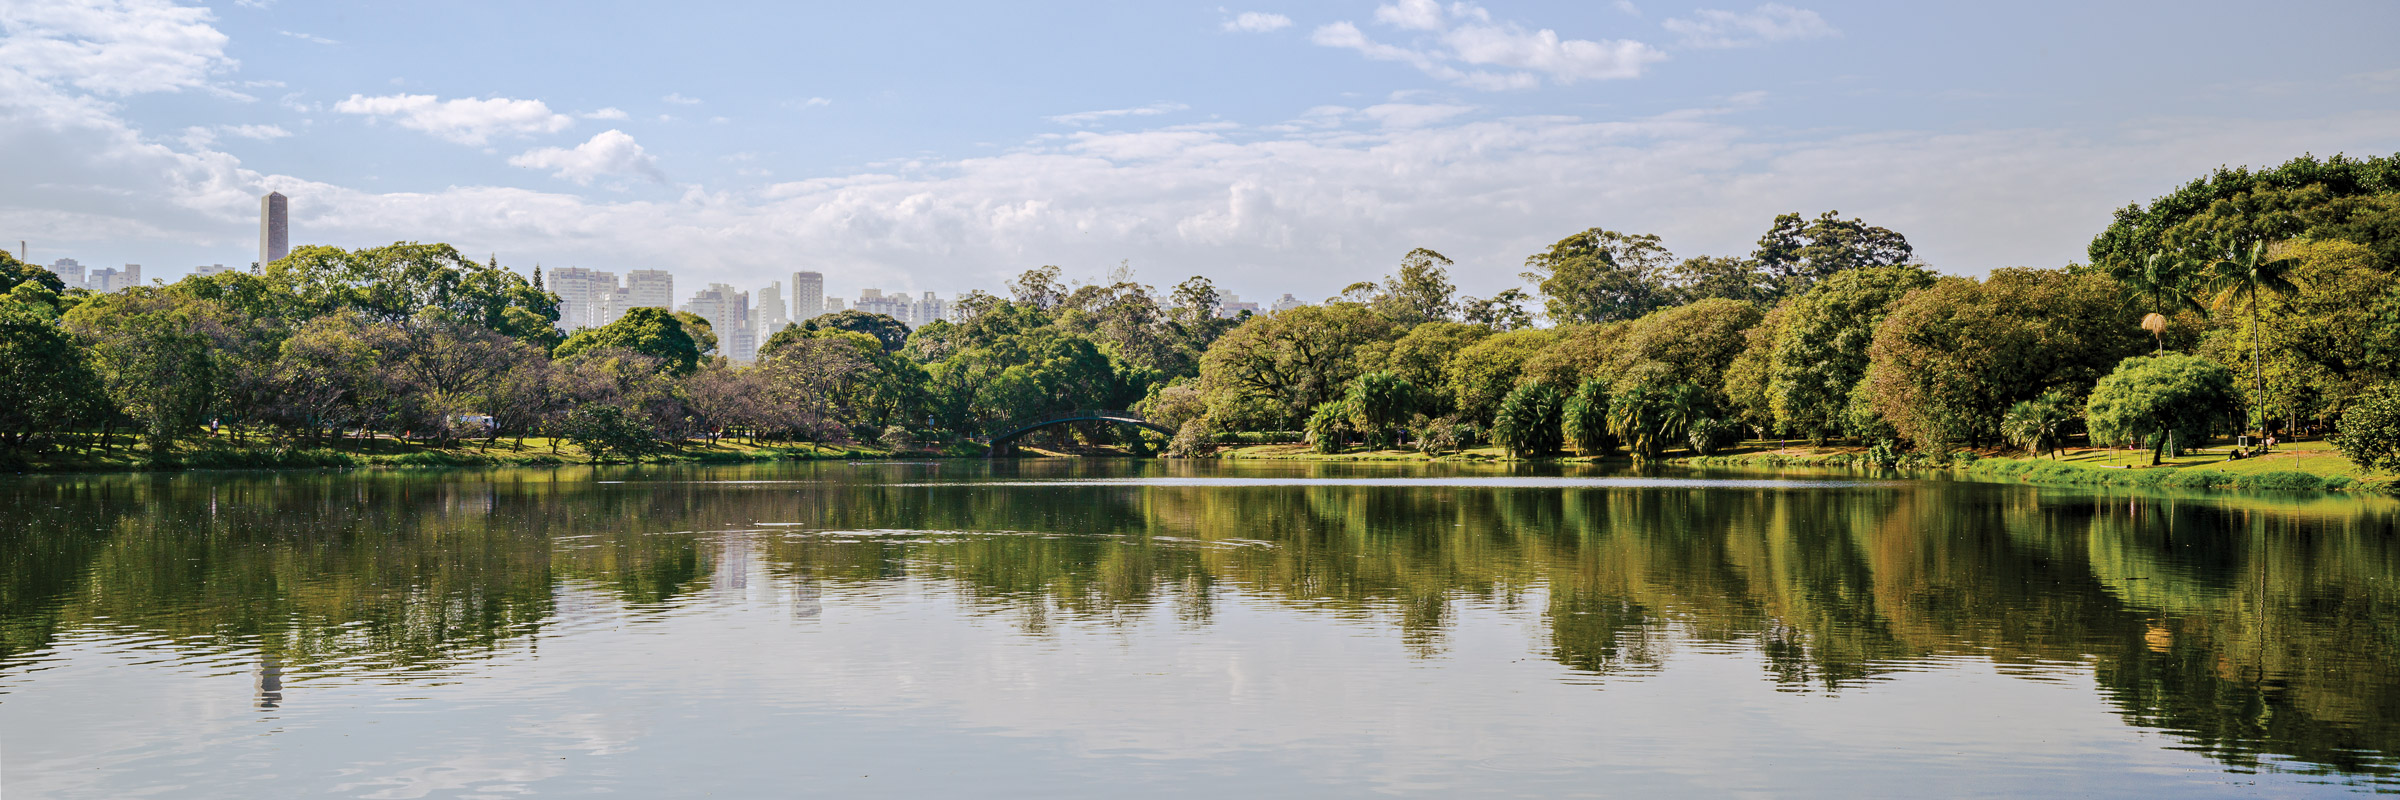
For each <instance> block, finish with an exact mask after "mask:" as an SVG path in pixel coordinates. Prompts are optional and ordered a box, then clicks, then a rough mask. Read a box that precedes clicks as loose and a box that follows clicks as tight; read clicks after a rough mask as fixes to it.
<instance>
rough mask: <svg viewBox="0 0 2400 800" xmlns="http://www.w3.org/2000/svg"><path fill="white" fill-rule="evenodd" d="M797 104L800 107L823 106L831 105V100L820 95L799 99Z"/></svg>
mask: <svg viewBox="0 0 2400 800" xmlns="http://www.w3.org/2000/svg"><path fill="white" fill-rule="evenodd" d="M797 105H799V106H800V107H801V108H824V107H826V106H829V105H833V101H832V100H827V99H825V98H822V97H811V98H809V99H806V100H801V101H799V102H798V103H797Z"/></svg>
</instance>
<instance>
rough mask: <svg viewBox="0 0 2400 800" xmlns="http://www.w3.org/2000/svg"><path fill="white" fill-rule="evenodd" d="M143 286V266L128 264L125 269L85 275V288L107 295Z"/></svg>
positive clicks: (98, 271)
mask: <svg viewBox="0 0 2400 800" xmlns="http://www.w3.org/2000/svg"><path fill="white" fill-rule="evenodd" d="M140 285H142V265H140V264H127V265H125V268H124V269H121V270H119V269H105V268H103V269H95V270H92V271H91V272H89V273H86V274H85V275H84V280H83V288H86V289H90V290H92V291H95V292H99V293H102V294H107V293H109V292H116V291H123V290H124V289H126V288H127V287H132V286H140Z"/></svg>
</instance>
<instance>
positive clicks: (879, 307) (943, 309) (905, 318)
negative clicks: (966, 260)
mask: <svg viewBox="0 0 2400 800" xmlns="http://www.w3.org/2000/svg"><path fill="white" fill-rule="evenodd" d="M851 308H854V309H857V310H859V311H864V312H866V313H869V314H882V315H884V316H887V317H891V318H892V319H896V320H899V321H900V322H902V323H903V324H906V325H907V326H908V327H910V328H921V327H924V326H925V325H926V324H927V323H931V322H933V321H934V320H937V319H949V318H950V301H948V300H944V299H941V297H940V296H938V295H935V294H934V293H932V292H925V293H924V295H923V296H922V297H909V296H908V293H907V292H894V293H892V294H888V295H887V294H884V293H883V290H882V289H863V290H860V291H859V293H858V302H857V303H855V304H853V305H852V306H851Z"/></svg>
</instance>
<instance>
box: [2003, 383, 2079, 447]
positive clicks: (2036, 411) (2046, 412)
mask: <svg viewBox="0 0 2400 800" xmlns="http://www.w3.org/2000/svg"><path fill="white" fill-rule="evenodd" d="M2074 406H2075V399H2074V398H2073V397H2069V396H2068V395H2067V394H2066V393H2065V392H2061V391H2058V390H2055V389H2053V390H2051V391H2048V392H2043V393H2042V396H2040V397H2036V398H2034V399H2031V400H2019V401H2017V402H2016V404H2015V405H2012V406H2009V407H2008V413H2007V414H2005V415H2002V416H2001V418H2000V435H2001V437H2002V438H2005V439H2007V440H2008V443H2009V444H2012V445H2016V446H2018V447H2022V448H2025V452H2028V453H2032V454H2033V455H2036V456H2039V455H2041V454H2043V453H2050V454H2051V455H2052V457H2053V458H2055V457H2057V453H2058V448H2059V446H2060V445H2063V444H2065V443H2066V436H2067V425H2068V424H2069V423H2072V422H2074V420H2075V408H2074Z"/></svg>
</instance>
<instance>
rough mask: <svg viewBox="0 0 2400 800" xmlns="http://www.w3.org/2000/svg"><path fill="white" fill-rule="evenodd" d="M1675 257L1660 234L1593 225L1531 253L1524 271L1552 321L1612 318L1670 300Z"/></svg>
mask: <svg viewBox="0 0 2400 800" xmlns="http://www.w3.org/2000/svg"><path fill="white" fill-rule="evenodd" d="M1674 259H1675V256H1674V254H1672V253H1669V252H1667V249H1666V247H1665V246H1663V245H1661V244H1660V243H1659V238H1658V237H1657V236H1654V235H1650V234H1642V235H1638V236H1637V235H1630V234H1623V233H1618V232H1616V231H1610V230H1602V229H1600V228H1593V229H1590V230H1587V231H1584V232H1582V233H1578V234H1575V235H1573V236H1569V237H1567V238H1565V239H1560V240H1559V241H1558V243H1557V244H1553V245H1551V246H1550V249H1548V250H1544V251H1542V252H1540V253H1536V254H1534V255H1533V256H1531V257H1528V258H1526V259H1525V273H1524V275H1523V277H1524V278H1525V280H1526V281H1527V282H1530V283H1534V284H1536V285H1538V286H1539V287H1540V288H1541V291H1542V295H1543V296H1544V297H1545V298H1547V299H1546V300H1545V304H1546V305H1547V307H1548V309H1549V311H1550V319H1551V321H1553V322H1557V323H1560V324H1565V323H1569V322H1610V321H1614V320H1626V319H1634V318H1637V317H1640V316H1642V315H1643V314H1648V313H1650V312H1651V311H1653V310H1655V309H1658V308H1661V307H1664V306H1666V305H1667V304H1668V303H1669V302H1670V301H1671V299H1672V298H1671V292H1670V291H1669V290H1668V288H1667V284H1666V274H1667V269H1668V266H1669V265H1670V264H1672V263H1673V262H1674Z"/></svg>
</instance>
